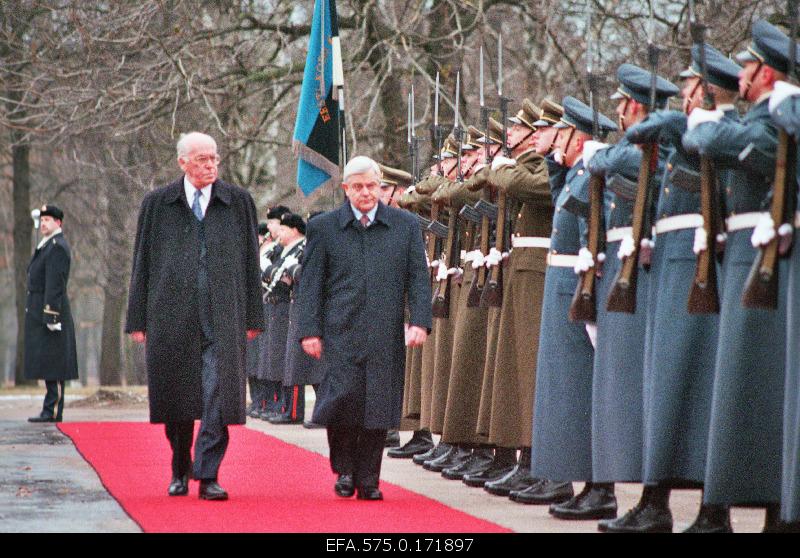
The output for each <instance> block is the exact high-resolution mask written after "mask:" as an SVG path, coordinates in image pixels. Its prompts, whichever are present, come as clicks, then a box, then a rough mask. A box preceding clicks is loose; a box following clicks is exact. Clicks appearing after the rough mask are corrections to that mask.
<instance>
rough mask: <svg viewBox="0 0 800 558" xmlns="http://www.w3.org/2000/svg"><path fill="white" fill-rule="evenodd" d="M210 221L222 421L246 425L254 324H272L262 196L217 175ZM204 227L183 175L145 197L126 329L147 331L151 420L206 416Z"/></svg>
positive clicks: (210, 271) (213, 316)
mask: <svg viewBox="0 0 800 558" xmlns="http://www.w3.org/2000/svg"><path fill="white" fill-rule="evenodd" d="M203 226H204V227H205V236H206V245H207V250H208V255H207V262H208V290H209V293H210V299H211V300H209V301H208V305H209V306H208V307H209V311H210V315H211V320H212V324H213V329H214V336H215V347H216V352H215V356H216V361H217V374H218V378H219V384H218V385H219V387H220V395H221V399H222V405H221V407H222V421H223V423H224V424H244V422H245V382H246V367H245V352H246V340H247V336H246V330H248V329H257V330H262V331H263V329H264V315H263V307H262V303H261V287H260V285H259V271H260V268H259V261H258V259H259V256H258V240H257V234H256V227H257V221H256V208H255V204H254V203H253V198H252V197H251V196H250V194H249V193H247V191H245V190H243V189H242V188H239V187H237V186H232V185H230V184H226V183H225V182H223V181H221V180H217V181H216V182H214V184H213V187H212V190H211V201H210V202H209V204H208V209H207V210H206V215H205V218H204V220H203ZM198 231H199V223H198V221H197V218H196V217H195V216H194V214H193V213H192V210H191V209H190V208H189V204H188V202H187V201H186V194H185V193H184V188H183V177H181V178H180V179H179V180H177V181H175V182H173V183H172V184H170V185H168V186H166V187H163V188H159V189H157V190H154V191H152V192H150V193H149V194H147V195H146V196H145V198H144V201H143V202H142V206H141V209H140V212H139V221H138V226H137V231H136V244H135V247H134V254H133V272H132V275H131V286H130V294H129V298H128V317H127V323H126V325H125V331H127V332H128V333H131V332H134V331H144V332H146V334H147V342H146V363H147V380H148V388H149V389H148V394H149V399H150V421H151V422H156V423H158V422H170V421H187V420H194V419H199V418H201V415H202V411H203V401H202V391H203V390H202V380H201V367H202V366H201V365H202V362H201V357H202V351H203V340H204V336H203V332H202V330H201V326H200V319H199V310H198V303H199V301H198V293H197V276H198V264H199V251H200V245H199V240H198Z"/></svg>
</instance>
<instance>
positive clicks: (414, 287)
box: [296, 201, 431, 429]
mask: <svg viewBox="0 0 800 558" xmlns="http://www.w3.org/2000/svg"><path fill="white" fill-rule="evenodd" d="M307 239H308V243H307V245H306V251H305V256H304V261H303V276H302V278H301V279H300V288H299V291H298V293H297V301H296V304H297V305H298V306H299V309H300V310H299V323H298V330H297V337H298V339H303V338H305V337H321V338H322V359H321V362H320V364H321V365H322V367H323V372H324V377H323V380H322V383H321V385H320V389H319V391H318V392H317V402H316V405H315V407H314V418H313V420H314V422H317V423H320V424H326V425H327V424H351V425H360V426H362V427H363V428H366V429H388V428H395V427H397V426H398V425H399V424H400V414H401V409H402V402H403V379H404V374H403V368H404V364H405V345H404V335H403V318H404V308H405V304H406V300H407V301H408V309H409V323H410V324H411V325H416V326H419V327H424V328H428V329H430V327H431V288H430V283H429V274H428V268H427V266H426V265H425V247H424V244H423V242H422V233H421V232H420V227H419V223H418V222H417V219H416V218H415V217H414V216H413V215H412V214H411V213H409V212H407V211H403V210H400V209H395V208H391V207H386V206H385V205H383V204H382V203H379V205H378V210H377V212H376V214H375V221H374V222H373V223H372V224H371V225H370V226H369V228H366V229H365V228H364V227H363V226H362V225H361V224H360V223H359V222H358V221H356V220H355V216H354V215H353V211H352V209H351V207H350V202H349V201H345V203H344V204H342V206H341V207H339V208H338V209H335V210H333V211H330V212H328V213H324V214H322V215H319V216H318V217H315V218H314V219H312V220H311V221H309V223H308V229H307Z"/></svg>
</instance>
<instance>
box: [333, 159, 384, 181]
mask: <svg viewBox="0 0 800 558" xmlns="http://www.w3.org/2000/svg"><path fill="white" fill-rule="evenodd" d="M370 171H372V172H374V173H375V176H376V177H378V180H380V179H381V178H382V177H383V173H382V172H381V167H380V166H379V165H378V163H376V162H375V161H373V160H372V159H370V158H369V157H366V156H365V155H356V156H355V157H353V158H352V159H350V160H349V161H348V162H347V164H346V165H345V166H344V170H343V171H342V182H347V179H348V178H350V176H352V175H354V174H364V173H367V172H370Z"/></svg>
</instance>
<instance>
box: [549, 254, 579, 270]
mask: <svg viewBox="0 0 800 558" xmlns="http://www.w3.org/2000/svg"><path fill="white" fill-rule="evenodd" d="M576 263H578V256H570V255H566V254H547V265H549V266H552V267H575V264H576Z"/></svg>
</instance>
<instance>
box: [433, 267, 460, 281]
mask: <svg viewBox="0 0 800 558" xmlns="http://www.w3.org/2000/svg"><path fill="white" fill-rule="evenodd" d="M463 274H464V270H462V269H461V268H460V267H451V268H449V269H448V268H447V266H446V265H439V266H438V268H437V269H436V280H437V281H445V280H446V279H447V278H448V277H450V276H451V275H453V276H454V277H453V279H454V280H457V279H459V278H460V276H461V275H463Z"/></svg>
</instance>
